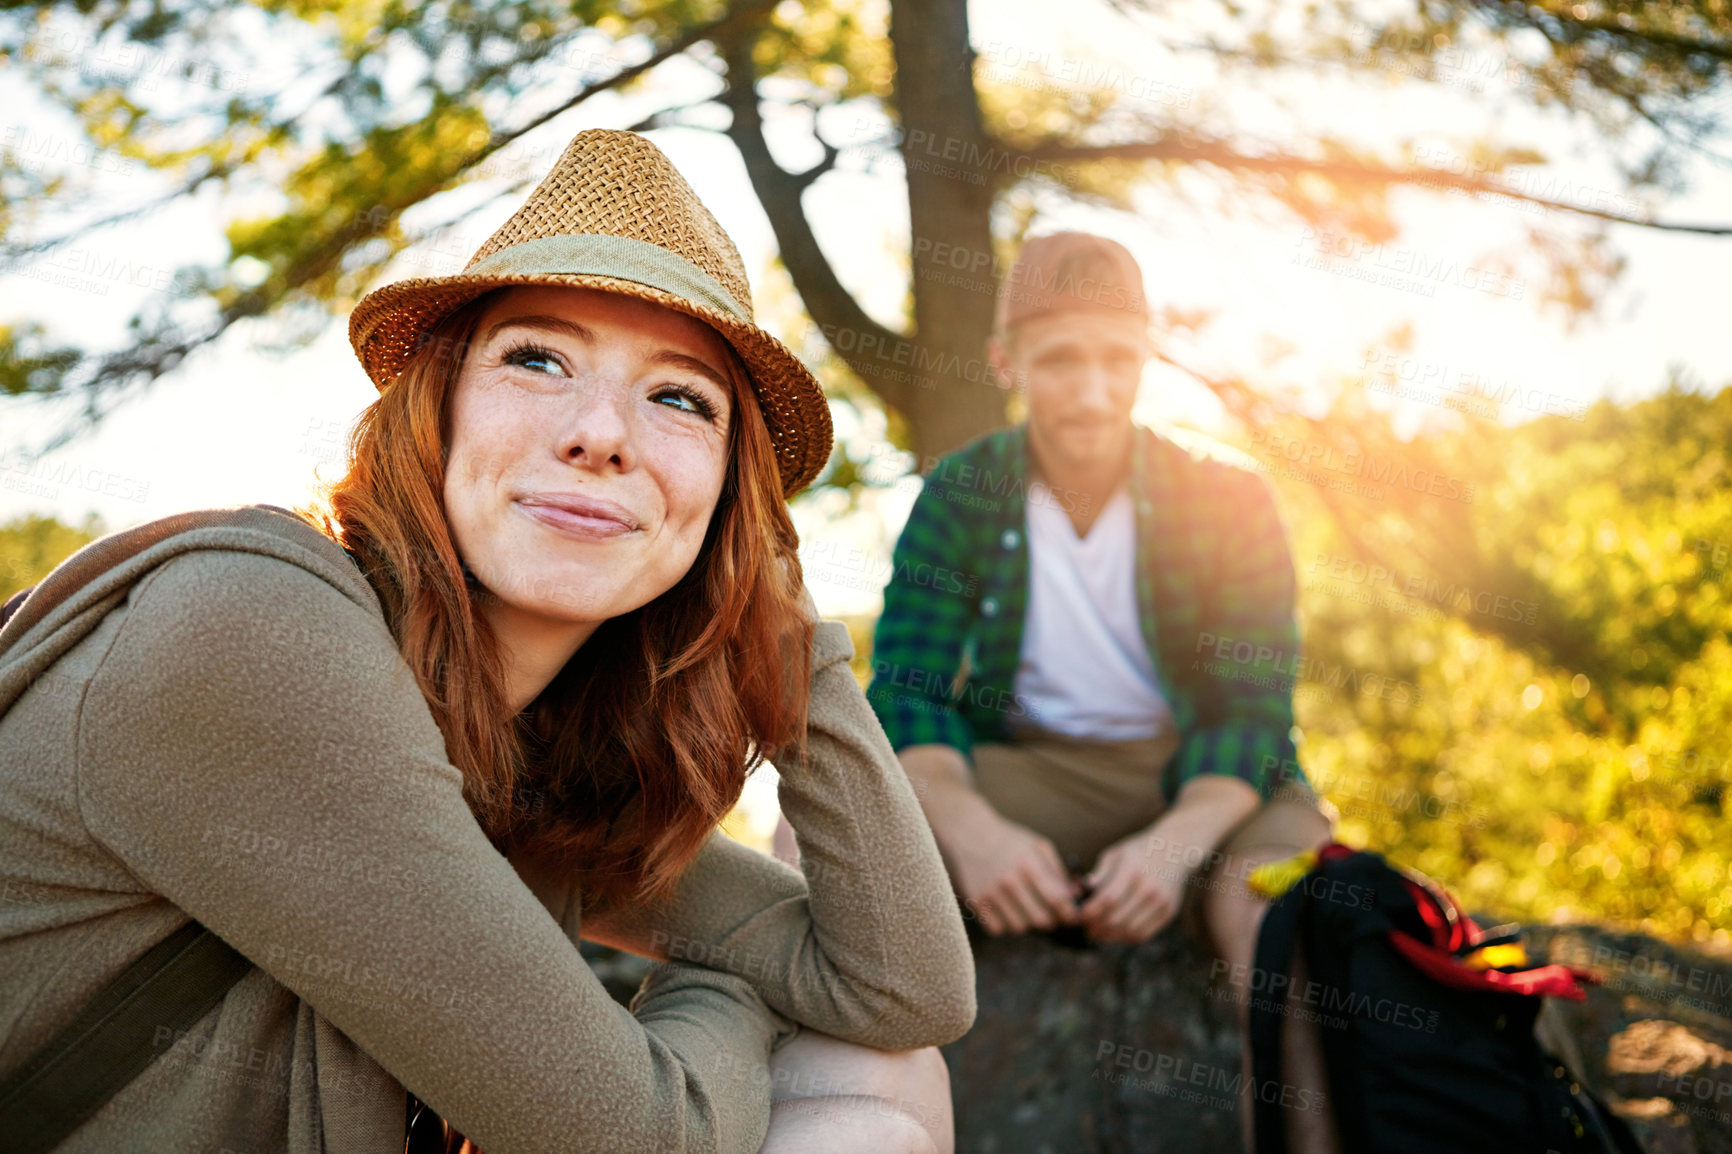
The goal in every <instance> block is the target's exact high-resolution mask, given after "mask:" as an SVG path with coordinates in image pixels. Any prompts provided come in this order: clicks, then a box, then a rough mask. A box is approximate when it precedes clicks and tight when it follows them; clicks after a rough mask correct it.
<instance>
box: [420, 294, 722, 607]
mask: <svg viewBox="0 0 1732 1154" xmlns="http://www.w3.org/2000/svg"><path fill="white" fill-rule="evenodd" d="M728 355H729V351H728V348H727V345H726V344H725V343H724V342H723V340H722V338H721V336H720V335H718V334H717V333H716V332H715V330H713V329H711V328H710V327H709V326H708V325H705V324H704V323H703V322H701V321H698V320H696V319H694V318H692V317H688V316H686V315H684V314H683V313H677V312H674V311H673V310H672V309H667V308H663V307H661V306H660V305H656V304H652V303H650V302H648V301H644V300H639V299H637V298H635V297H627V296H621V295H619V294H616V293H608V292H601V291H598V290H594V289H583V288H563V287H551V286H531V287H524V288H514V289H510V290H508V291H506V292H504V293H502V294H500V296H499V298H498V299H497V300H495V301H494V302H493V304H492V305H491V306H490V307H488V308H487V309H486V311H485V312H483V314H482V315H481V318H480V321H479V322H478V324H477V325H476V328H475V335H474V337H473V338H472V339H471V342H470V345H469V348H468V349H467V351H466V352H465V354H464V358H463V364H462V367H461V369H460V370H459V373H458V378H457V383H456V386H455V389H454V392H453V394H452V397H451V402H450V410H449V411H450V428H449V430H448V433H447V437H448V442H447V443H448V446H449V453H448V457H447V460H446V467H445V511H446V517H447V519H448V521H449V523H450V526H451V533H452V537H453V539H454V541H455V542H456V545H457V550H458V552H459V554H460V555H461V556H462V558H463V560H464V562H465V563H466V564H467V565H468V566H469V568H470V570H471V572H473V573H474V574H475V576H476V578H477V579H478V580H479V581H480V582H481V584H482V585H484V586H486V587H487V589H488V590H490V591H491V592H492V593H493V594H494V595H496V596H497V597H498V598H499V599H500V600H501V601H502V602H504V603H505V605H506V606H508V607H510V608H511V609H513V610H516V611H517V612H518V613H522V614H526V615H530V616H533V617H539V618H545V619H548V620H550V621H558V622H565V623H571V624H578V623H589V624H591V625H592V626H593V625H595V624H599V623H601V622H602V621H605V620H607V619H608V618H610V617H617V616H619V615H620V614H622V613H629V612H630V611H631V610H633V609H637V608H639V607H640V606H643V605H646V604H648V603H649V602H650V601H653V600H654V599H655V598H657V597H659V596H660V595H661V594H663V593H665V592H666V591H667V590H668V589H670V588H672V587H673V585H674V584H675V583H677V582H678V581H679V580H680V578H681V577H683V576H685V574H686V571H687V570H688V569H690V568H691V565H692V562H693V561H694V560H695V559H696V557H697V555H698V549H699V547H700V546H701V545H702V544H703V541H704V534H705V532H706V531H707V529H708V527H709V523H710V515H711V513H712V512H714V510H715V507H716V500H717V497H718V496H719V494H720V493H721V489H722V482H723V479H724V477H725V475H726V472H727V464H728V445H729V438H728V428H729V423H730V422H731V421H732V419H733V417H734V396H733V389H732V387H731V386H730V385H729V384H728V380H729V378H728V374H727V372H726V366H727V357H728ZM585 635H587V632H586V633H585Z"/></svg>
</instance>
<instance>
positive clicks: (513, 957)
mask: <svg viewBox="0 0 1732 1154" xmlns="http://www.w3.org/2000/svg"><path fill="white" fill-rule="evenodd" d="M126 614H127V615H126V618H125V620H124V621H123V623H122V625H121V627H120V629H119V630H118V632H117V634H116V636H115V639H114V641H113V644H112V646H111V648H110V649H109V651H108V653H107V654H106V656H105V657H104V659H103V661H102V664H101V666H100V667H99V669H98V670H97V672H96V674H95V675H94V676H93V678H92V680H91V682H90V686H89V690H88V693H87V695H86V698H85V702H84V705H83V708H82V714H81V718H80V725H79V734H78V743H79V799H80V807H81V809H82V812H83V816H84V820H85V822H86V825H87V826H88V828H89V830H90V832H91V834H92V835H93V836H94V837H95V838H96V839H97V840H98V841H99V842H101V843H102V844H103V845H104V846H106V847H107V848H108V849H109V850H110V851H111V852H112V853H113V854H114V855H115V856H116V857H117V858H118V859H119V860H120V861H122V862H123V863H124V864H125V865H126V866H127V867H128V868H129V869H130V870H131V871H132V872H133V873H134V874H135V875H136V876H137V877H138V878H139V879H140V880H141V882H142V883H143V884H144V885H145V886H147V887H149V888H150V889H151V890H153V891H155V892H156V893H158V894H161V895H162V896H163V897H164V898H166V899H167V900H168V901H170V902H172V903H174V904H175V905H176V906H178V907H180V908H181V909H183V910H185V911H186V913H187V914H189V915H190V916H192V917H193V918H196V919H198V920H199V921H200V922H202V923H204V924H205V925H206V926H208V927H209V928H210V929H211V930H213V931H214V932H216V933H217V934H218V935H219V936H220V937H222V938H223V939H224V940H225V941H227V942H229V943H230V944H231V945H233V946H234V947H235V948H236V949H238V950H239V951H240V952H241V953H243V954H245V955H246V956H247V957H248V958H249V959H250V960H251V961H253V962H254V963H256V964H257V965H258V966H260V967H261V968H262V969H264V970H265V971H266V972H267V973H269V974H270V975H271V976H272V977H274V978H275V979H276V980H277V981H279V982H281V983H282V984H283V985H284V986H286V987H288V988H289V989H290V990H291V991H293V992H294V993H295V994H297V995H298V996H300V997H301V998H303V999H305V1000H306V1001H307V1002H308V1003H309V1004H310V1005H311V1006H312V1007H313V1008H314V1009H316V1010H317V1011H318V1012H319V1013H321V1014H323V1015H324V1016H325V1017H326V1018H328V1019H329V1020H330V1021H331V1022H332V1023H333V1024H334V1025H335V1026H337V1027H338V1028H339V1029H341V1030H342V1031H343V1032H344V1033H345V1034H346V1035H347V1036H348V1037H350V1038H351V1039H353V1040H354V1041H355V1043H356V1044H357V1045H359V1046H360V1047H361V1048H362V1049H363V1050H365V1051H366V1052H367V1053H369V1054H370V1055H372V1056H373V1058H375V1059H376V1060H377V1061H378V1062H379V1063H380V1064H381V1065H382V1066H383V1067H384V1068H385V1069H386V1070H388V1071H390V1073H391V1074H392V1075H393V1076H394V1077H396V1078H397V1079H398V1080H399V1081H400V1082H402V1083H403V1085H404V1086H406V1087H408V1088H409V1089H410V1090H412V1091H414V1092H415V1093H416V1094H418V1095H420V1096H421V1097H422V1098H423V1099H425V1100H426V1101H427V1102H428V1103H430V1104H431V1105H432V1106H433V1107H434V1109H436V1110H438V1111H439V1112H440V1113H441V1114H442V1115H444V1116H445V1117H446V1118H447V1119H449V1120H450V1121H451V1122H452V1124H453V1125H455V1126H457V1127H458V1128H459V1129H460V1130H461V1131H462V1132H463V1133H464V1134H466V1135H468V1136H469V1137H470V1138H472V1139H473V1140H474V1141H475V1142H476V1143H477V1144H479V1145H480V1146H481V1147H482V1148H483V1149H485V1150H487V1152H488V1154H550V1152H553V1151H583V1152H585V1154H588V1152H592V1151H603V1150H608V1151H634V1152H635V1151H643V1150H669V1151H673V1150H678V1151H699V1150H703V1151H735V1152H740V1154H752V1152H755V1151H756V1150H757V1149H758V1147H759V1145H760V1144H761V1142H762V1141H763V1137H764V1134H765V1132H766V1130H767V1128H768V1124H769V1089H770V1088H769V1084H768V1078H767V1076H766V1073H765V1063H766V1061H767V1059H768V1056H769V1052H770V1049H771V1047H772V1046H773V1045H774V1043H775V1041H776V1040H777V1036H778V1034H780V1033H786V1032H791V1030H792V1026H791V1024H789V1023H787V1022H786V1021H785V1020H783V1019H780V1018H779V1017H778V1016H777V1015H775V1014H774V1013H773V1012H771V1011H769V1010H768V1009H767V1008H766V1007H765V1006H764V1005H763V1004H762V1002H761V1001H760V1000H759V998H758V997H757V995H756V994H755V992H753V990H752V989H751V987H750V985H749V984H748V983H747V982H745V981H744V980H742V979H740V978H737V977H733V976H730V975H726V974H721V973H717V972H714V971H709V970H705V969H703V968H700V967H695V966H690V965H674V966H667V967H660V968H658V970H657V971H656V973H655V974H654V975H652V979H651V981H650V983H649V984H648V986H646V988H645V990H644V991H643V992H642V993H641V994H640V997H639V1000H638V1003H637V1004H636V1009H637V1011H638V1015H637V1016H636V1017H634V1016H633V1015H632V1014H631V1013H628V1012H627V1011H626V1010H625V1009H624V1008H622V1007H620V1006H619V1005H618V1004H616V1003H615V1002H614V1001H613V999H612V998H610V997H609V996H608V994H607V992H606V991H605V990H604V989H603V987H602V986H601V984H600V982H598V981H597V979H596V977H595V975H594V974H593V973H592V972H591V971H590V969H589V967H588V965H587V964H586V963H585V962H584V961H583V959H582V957H581V956H580V955H579V953H578V951H577V949H576V948H574V946H573V944H572V943H571V942H570V941H569V940H568V939H567V937H566V936H565V935H564V934H563V933H562V932H561V930H560V928H559V926H558V925H557V924H556V923H555V922H554V920H553V919H552V918H551V917H549V916H548V913H547V911H546V909H545V908H544V907H543V906H542V904H541V903H540V902H539V901H537V899H536V898H535V896H534V895H533V894H532V893H530V891H529V890H528V889H527V888H526V887H525V886H524V884H523V883H522V882H521V881H520V880H519V878H518V877H517V875H516V874H515V873H514V872H513V870H512V867H511V866H510V864H509V863H507V862H506V860H505V859H504V858H503V857H502V856H501V855H500V854H499V853H498V852H497V851H496V850H495V849H494V848H493V846H492V845H491V844H490V843H489V842H488V840H487V838H486V837H485V836H484V835H483V833H482V831H481V829H480V828H479V826H478V825H477V824H476V823H475V821H474V819H473V817H472V816H471V814H470V811H469V808H468V806H467V804H466V803H465V802H464V800H463V797H462V794H461V789H460V786H461V780H460V776H459V774H458V771H457V770H456V769H455V768H454V767H452V766H451V765H450V764H449V762H448V761H447V760H446V758H445V749H444V742H443V739H442V737H441V735H440V733H439V730H438V728H437V726H436V725H435V724H434V722H433V719H432V716H431V715H430V713H429V712H428V709H427V706H426V702H425V701H424V699H423V698H422V696H421V694H420V691H419V689H418V688H417V686H416V684H415V681H414V678H413V677H412V676H411V675H410V673H409V670H408V668H407V667H406V666H405V665H404V664H403V662H402V661H401V659H400V658H399V657H398V656H397V652H396V649H395V646H394V645H393V644H392V641H391V638H390V635H389V633H388V632H387V631H386V629H385V626H384V623H383V622H382V621H381V620H380V619H379V617H378V615H377V612H376V610H374V609H370V608H367V607H363V606H362V605H360V604H358V603H357V602H356V601H355V600H353V599H352V598H351V597H349V596H347V595H345V594H343V593H342V592H340V591H339V589H338V588H337V587H336V586H335V585H334V584H333V583H331V582H330V581H327V580H324V579H321V577H319V576H318V575H317V574H316V573H314V572H313V571H311V570H309V569H307V568H302V567H300V566H297V565H293V564H290V563H287V562H285V561H281V560H276V559H273V558H268V557H263V556H259V555H254V554H247V553H241V552H215V551H201V552H199V553H197V554H192V555H189V556H187V557H184V558H180V559H177V560H175V561H172V562H169V563H167V564H165V565H163V566H162V567H161V568H160V569H158V570H156V571H155V572H153V573H152V574H151V575H150V576H149V577H147V578H145V579H144V580H143V581H142V582H141V583H140V584H139V586H137V587H136V588H135V589H134V591H133V594H132V597H131V601H130V604H129V607H128V608H127V610H126Z"/></svg>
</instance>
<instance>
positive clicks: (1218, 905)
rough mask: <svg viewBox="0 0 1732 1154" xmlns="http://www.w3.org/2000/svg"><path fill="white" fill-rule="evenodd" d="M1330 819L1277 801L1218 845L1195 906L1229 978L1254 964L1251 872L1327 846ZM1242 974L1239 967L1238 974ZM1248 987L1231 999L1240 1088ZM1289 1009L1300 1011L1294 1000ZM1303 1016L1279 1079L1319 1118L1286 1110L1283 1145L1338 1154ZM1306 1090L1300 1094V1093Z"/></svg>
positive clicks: (1284, 1045) (1259, 917) (1284, 1043)
mask: <svg viewBox="0 0 1732 1154" xmlns="http://www.w3.org/2000/svg"><path fill="white" fill-rule="evenodd" d="M1331 837H1332V831H1331V828H1330V824H1329V819H1328V818H1327V817H1325V816H1324V815H1323V814H1322V812H1320V811H1319V810H1318V809H1317V807H1316V806H1315V805H1314V804H1313V803H1312V802H1311V801H1310V800H1309V799H1303V800H1301V799H1294V798H1280V799H1276V800H1271V801H1269V802H1266V803H1264V804H1263V805H1262V806H1260V807H1259V808H1258V809H1257V810H1256V811H1255V812H1253V813H1252V814H1251V816H1250V817H1248V818H1246V819H1245V821H1244V822H1242V823H1241V824H1240V825H1239V826H1238V827H1237V828H1235V829H1234V830H1233V831H1232V832H1231V833H1229V834H1228V835H1227V836H1226V838H1225V839H1223V841H1222V843H1221V847H1220V849H1221V854H1222V860H1220V861H1218V862H1216V863H1215V865H1214V866H1213V868H1211V869H1210V870H1209V872H1208V874H1207V876H1205V877H1204V878H1202V879H1200V884H1201V886H1202V891H1203V892H1202V896H1201V900H1200V906H1201V910H1200V912H1201V915H1202V921H1203V929H1204V930H1205V932H1206V933H1207V935H1208V939H1209V942H1210V945H1211V946H1212V947H1213V949H1214V951H1215V955H1216V956H1217V957H1219V958H1220V959H1221V960H1222V961H1223V962H1226V963H1227V964H1228V965H1229V966H1232V967H1235V968H1234V969H1232V970H1230V971H1229V973H1239V974H1249V973H1251V970H1252V967H1253V966H1254V965H1255V962H1256V955H1257V931H1258V930H1259V929H1260V928H1261V927H1262V924H1263V915H1264V914H1265V913H1266V912H1267V911H1268V908H1269V903H1268V902H1267V901H1265V900H1264V899H1263V898H1261V897H1259V896H1258V895H1257V894H1256V893H1254V892H1253V891H1252V890H1251V889H1250V887H1249V886H1248V885H1246V882H1245V879H1246V878H1247V877H1248V876H1249V874H1250V872H1251V870H1253V869H1255V868H1256V867H1257V866H1259V865H1263V864H1264V863H1266V862H1272V861H1281V860H1282V859H1284V858H1289V857H1292V856H1293V855H1294V854H1296V853H1300V852H1302V851H1304V850H1308V849H1315V848H1317V847H1318V846H1321V845H1324V844H1325V843H1327V842H1328V841H1330V840H1331ZM1239 967H1242V968H1239ZM1293 974H1294V978H1295V981H1294V983H1293V984H1294V986H1295V987H1300V988H1302V987H1303V984H1304V963H1303V960H1302V959H1300V958H1297V957H1296V958H1295V959H1294V969H1293ZM1250 999H1251V983H1249V982H1247V983H1246V988H1245V989H1243V990H1237V991H1235V996H1234V998H1233V999H1232V1000H1233V1004H1234V1006H1235V1007H1236V1008H1237V1011H1238V1016H1239V1025H1240V1029H1241V1032H1242V1033H1244V1034H1245V1037H1246V1045H1245V1059H1244V1067H1243V1069H1244V1075H1245V1083H1244V1084H1245V1085H1246V1086H1251V1087H1252V1088H1253V1089H1255V1088H1256V1087H1254V1086H1253V1083H1252V1074H1251V1047H1250V1040H1249V1034H1248V1032H1246V1027H1247V1026H1248V1024H1249V1020H1250ZM1288 1006H1289V1009H1290V1010H1293V1011H1301V1010H1303V1009H1304V1008H1305V1007H1304V1006H1303V1004H1302V1003H1300V1002H1299V1001H1298V1000H1297V999H1291V1000H1290V1001H1289V1003H1288ZM1306 1018H1307V1015H1306V1014H1304V1013H1300V1012H1293V1013H1290V1014H1289V1015H1288V1017H1287V1019H1286V1021H1285V1022H1283V1023H1282V1029H1281V1069H1282V1080H1283V1081H1285V1082H1287V1083H1290V1084H1291V1085H1292V1086H1293V1088H1294V1097H1295V1098H1296V1099H1298V1100H1300V1101H1309V1102H1320V1103H1322V1104H1323V1108H1322V1109H1321V1110H1320V1111H1315V1112H1314V1111H1309V1110H1291V1111H1289V1112H1288V1123H1287V1138H1288V1144H1289V1146H1290V1147H1291V1148H1292V1149H1293V1150H1294V1151H1295V1154H1336V1151H1338V1150H1339V1147H1338V1145H1337V1144H1336V1141H1335V1135H1334V1110H1333V1108H1332V1106H1331V1104H1330V1102H1331V1100H1330V1099H1329V1097H1328V1081H1327V1079H1326V1077H1325V1073H1324V1069H1323V1048H1322V1044H1321V1041H1320V1039H1319V1038H1318V1036H1317V1026H1316V1024H1315V1023H1313V1022H1310V1021H1307V1020H1306ZM1305 1091H1308V1092H1309V1093H1305V1094H1303V1096H1301V1092H1305ZM1243 1101H1244V1105H1245V1111H1244V1118H1245V1140H1246V1147H1247V1149H1249V1148H1250V1142H1251V1121H1250V1119H1251V1111H1250V1104H1251V1097H1250V1095H1248V1094H1247V1095H1246V1096H1245V1098H1244V1099H1243Z"/></svg>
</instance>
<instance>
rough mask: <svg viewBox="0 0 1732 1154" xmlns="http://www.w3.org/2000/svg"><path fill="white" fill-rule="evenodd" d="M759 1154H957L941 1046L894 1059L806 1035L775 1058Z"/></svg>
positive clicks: (880, 1052)
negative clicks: (817, 1153)
mask: <svg viewBox="0 0 1732 1154" xmlns="http://www.w3.org/2000/svg"><path fill="white" fill-rule="evenodd" d="M770 1079H771V1086H770V1130H769V1133H768V1134H767V1135H765V1137H764V1144H763V1146H761V1147H760V1148H759V1154H810V1152H812V1151H824V1152H825V1154H954V1151H955V1148H956V1138H955V1129H954V1124H953V1117H952V1114H951V1107H950V1073H949V1071H948V1070H947V1069H946V1067H945V1065H944V1058H943V1057H942V1056H941V1055H940V1054H939V1052H938V1051H937V1050H936V1049H935V1048H931V1047H928V1048H926V1049H923V1050H905V1051H901V1052H898V1053H889V1052H886V1051H883V1050H873V1049H870V1048H868V1047H866V1046H857V1045H855V1044H853V1043H852V1042H844V1041H842V1040H841V1039H839V1038H833V1037H831V1036H830V1035H828V1034H820V1033H818V1032H816V1031H814V1030H807V1029H803V1030H801V1031H800V1032H799V1033H798V1034H797V1035H795V1037H794V1038H793V1040H791V1041H790V1042H788V1043H787V1044H786V1045H784V1046H783V1047H782V1048H781V1049H779V1050H776V1051H775V1052H774V1053H772V1054H771V1055H770Z"/></svg>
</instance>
